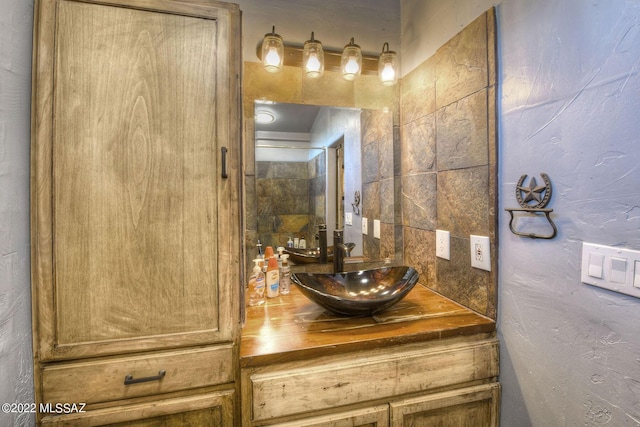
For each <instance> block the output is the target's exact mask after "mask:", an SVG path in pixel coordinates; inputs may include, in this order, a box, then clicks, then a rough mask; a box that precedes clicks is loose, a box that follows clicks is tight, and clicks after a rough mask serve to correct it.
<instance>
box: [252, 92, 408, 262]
mask: <svg viewBox="0 0 640 427" xmlns="http://www.w3.org/2000/svg"><path fill="white" fill-rule="evenodd" d="M254 111H255V118H256V120H255V135H254V139H255V152H254V154H255V161H256V163H255V193H254V194H255V196H254V197H252V198H251V200H252V202H251V203H250V205H249V206H248V209H249V210H251V212H252V216H253V214H255V218H256V227H257V228H256V236H257V239H259V240H260V241H261V242H262V244H263V247H264V246H273V247H274V249H275V248H277V247H278V246H284V247H286V246H287V242H289V241H291V242H292V243H293V242H294V241H295V240H296V239H297V241H298V244H299V242H300V239H302V238H304V241H305V244H306V247H307V248H308V249H315V248H318V247H319V241H318V237H319V233H318V225H320V224H326V225H327V240H328V241H327V244H328V246H329V247H331V246H332V245H333V230H337V229H343V230H344V239H343V241H344V242H345V243H352V244H353V247H352V248H351V252H350V255H351V257H350V258H349V261H350V262H354V261H355V262H357V261H380V260H384V259H387V258H390V259H395V258H396V235H395V230H396V227H395V221H396V220H397V217H398V215H399V214H398V212H397V211H396V209H395V204H394V199H395V198H394V195H395V185H394V174H395V171H394V160H393V159H394V156H393V152H394V132H393V116H392V114H391V113H389V112H386V111H381V110H365V109H359V108H343V107H327V106H312V105H299V104H285V103H274V102H268V101H256V102H255V105H254ZM261 117H265V118H267V119H268V123H260V120H259V118H261ZM363 218H367V219H368V221H367V225H366V226H365V227H366V233H363V227H362V225H363ZM257 239H256V241H255V242H254V244H255V243H257Z"/></svg>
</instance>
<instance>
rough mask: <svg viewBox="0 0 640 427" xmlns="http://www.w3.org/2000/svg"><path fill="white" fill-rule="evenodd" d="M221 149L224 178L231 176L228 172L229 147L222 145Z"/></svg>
mask: <svg viewBox="0 0 640 427" xmlns="http://www.w3.org/2000/svg"><path fill="white" fill-rule="evenodd" d="M220 151H221V152H222V178H229V174H227V147H222V148H221V149H220Z"/></svg>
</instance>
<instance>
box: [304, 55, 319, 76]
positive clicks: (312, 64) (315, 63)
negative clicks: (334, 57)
mask: <svg viewBox="0 0 640 427" xmlns="http://www.w3.org/2000/svg"><path fill="white" fill-rule="evenodd" d="M318 71H320V61H319V60H318V55H316V54H315V53H312V54H311V55H309V60H308V61H307V72H318Z"/></svg>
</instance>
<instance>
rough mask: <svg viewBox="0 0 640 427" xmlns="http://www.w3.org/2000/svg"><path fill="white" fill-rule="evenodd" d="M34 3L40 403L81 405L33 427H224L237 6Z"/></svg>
mask: <svg viewBox="0 0 640 427" xmlns="http://www.w3.org/2000/svg"><path fill="white" fill-rule="evenodd" d="M34 12H35V13H34V54H33V92H32V93H33V95H32V96H33V99H32V157H31V212H32V214H31V215H32V216H31V229H32V298H33V328H34V334H33V335H34V345H33V347H34V360H35V370H34V371H35V385H36V399H37V403H38V404H40V403H42V404H45V405H46V404H48V403H52V404H56V403H68V404H74V403H75V404H86V406H85V407H84V408H83V410H84V412H82V413H62V414H58V413H53V412H51V411H49V412H46V413H39V414H38V417H37V419H38V422H39V423H40V422H41V423H42V424H60V425H69V424H77V425H101V424H113V423H115V424H116V425H118V424H117V423H126V424H127V425H147V424H145V422H144V421H143V420H145V419H147V418H149V419H159V420H163V419H164V420H173V421H172V422H171V423H170V424H172V425H173V424H176V425H195V423H194V422H192V421H193V420H198V419H200V418H201V417H204V418H202V419H210V420H214V419H220V420H224V421H225V422H224V425H228V423H229V422H231V423H233V419H232V418H230V417H233V408H234V401H235V400H236V399H237V392H236V385H235V378H236V376H237V372H238V371H237V358H238V356H237V351H238V350H237V347H238V340H239V329H240V325H239V301H240V296H239V293H240V283H241V268H240V254H241V250H240V246H239V242H240V240H241V239H240V230H241V225H240V219H239V218H240V214H239V212H240V200H239V195H240V149H241V146H240V103H239V101H240V96H239V77H240V66H241V65H240V64H241V61H240V54H241V51H240V12H239V9H238V6H237V5H235V4H229V3H224V2H217V1H213V0H208V1H201V0H158V1H149V0H82V1H76V0H36V3H35V7H34ZM63 412H66V411H63ZM158 417H159V418H158ZM134 420H137V421H135V423H134ZM179 420H183V421H179ZM184 420H192V421H184ZM167 422H168V421H167ZM149 424H153V425H155V424H154V423H153V422H149ZM205 424H206V423H205ZM215 424H216V423H213V424H211V423H210V425H215Z"/></svg>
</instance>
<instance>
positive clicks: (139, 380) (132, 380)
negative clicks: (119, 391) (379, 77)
mask: <svg viewBox="0 0 640 427" xmlns="http://www.w3.org/2000/svg"><path fill="white" fill-rule="evenodd" d="M165 375H167V371H165V370H164V369H162V370H160V371H158V375H154V376H153V377H144V378H137V379H136V378H133V375H127V376H126V377H124V385H129V384H138V383H146V382H149V381H160V380H161V379H162V378H164V376H165Z"/></svg>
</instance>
